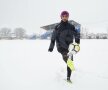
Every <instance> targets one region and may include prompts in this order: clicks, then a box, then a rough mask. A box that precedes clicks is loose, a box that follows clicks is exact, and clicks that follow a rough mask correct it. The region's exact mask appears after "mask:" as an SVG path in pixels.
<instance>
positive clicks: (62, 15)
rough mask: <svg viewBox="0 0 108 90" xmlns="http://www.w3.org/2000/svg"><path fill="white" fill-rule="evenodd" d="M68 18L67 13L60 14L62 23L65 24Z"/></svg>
mask: <svg viewBox="0 0 108 90" xmlns="http://www.w3.org/2000/svg"><path fill="white" fill-rule="evenodd" d="M68 18H69V13H68V11H62V13H61V19H62V21H64V22H66V21H68Z"/></svg>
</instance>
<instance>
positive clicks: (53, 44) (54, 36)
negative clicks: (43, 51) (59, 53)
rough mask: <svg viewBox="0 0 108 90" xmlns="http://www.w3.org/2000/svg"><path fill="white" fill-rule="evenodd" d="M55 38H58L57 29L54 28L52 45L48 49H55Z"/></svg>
mask: <svg viewBox="0 0 108 90" xmlns="http://www.w3.org/2000/svg"><path fill="white" fill-rule="evenodd" d="M55 38H56V30H54V31H53V33H52V37H51V42H50V46H49V49H48V51H50V52H52V51H53V48H54V46H55Z"/></svg>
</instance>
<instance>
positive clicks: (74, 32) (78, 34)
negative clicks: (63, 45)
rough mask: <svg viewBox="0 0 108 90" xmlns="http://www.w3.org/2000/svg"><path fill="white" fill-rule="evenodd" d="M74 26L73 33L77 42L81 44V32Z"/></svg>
mask: <svg viewBox="0 0 108 90" xmlns="http://www.w3.org/2000/svg"><path fill="white" fill-rule="evenodd" d="M72 28H73V34H74V38H75V42H76V43H77V44H80V32H78V31H77V30H75V26H73V27H72Z"/></svg>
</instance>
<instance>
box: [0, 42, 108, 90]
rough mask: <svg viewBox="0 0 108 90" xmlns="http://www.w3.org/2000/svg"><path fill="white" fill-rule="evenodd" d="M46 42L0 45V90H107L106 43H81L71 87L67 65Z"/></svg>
mask: <svg viewBox="0 0 108 90" xmlns="http://www.w3.org/2000/svg"><path fill="white" fill-rule="evenodd" d="M49 44H50V41H49V40H32V41H27V40H16V41H15V40H12V41H9V40H7V41H6V40H1V41H0V55H1V56H0V90H108V85H107V83H108V57H107V56H108V54H107V53H108V48H107V46H108V41H107V40H81V45H80V46H81V51H80V52H79V53H78V54H76V55H74V64H75V68H76V70H75V71H74V72H73V73H72V77H71V80H72V82H73V83H72V84H68V83H66V82H65V80H64V79H65V78H66V64H65V63H64V61H63V60H62V56H61V55H60V54H59V53H58V52H57V50H56V48H55V49H54V51H53V52H52V53H50V52H48V47H49Z"/></svg>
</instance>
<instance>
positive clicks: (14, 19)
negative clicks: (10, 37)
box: [0, 0, 108, 33]
mask: <svg viewBox="0 0 108 90" xmlns="http://www.w3.org/2000/svg"><path fill="white" fill-rule="evenodd" d="M107 4H108V0H0V28H2V27H9V28H11V29H14V28H16V27H23V28H25V29H26V30H27V32H29V33H32V32H34V33H35V32H36V33H38V32H41V29H40V27H41V26H44V25H48V24H52V23H56V22H60V13H61V11H64V10H67V11H69V13H70V18H69V19H72V20H75V21H76V22H79V23H80V24H81V25H84V26H89V27H92V26H93V27H96V26H99V27H100V26H101V25H100V23H102V22H108V5H107ZM105 25H106V26H105ZM105 25H104V27H107V26H108V23H107V24H105ZM100 30H101V29H100Z"/></svg>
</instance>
